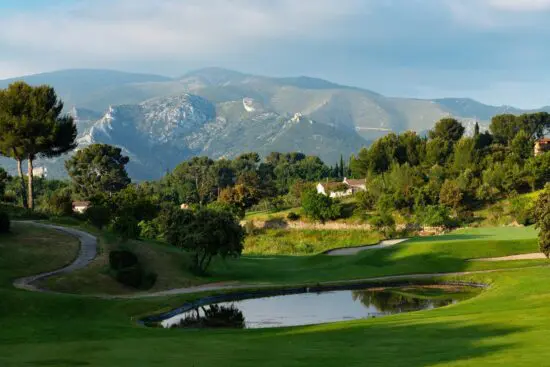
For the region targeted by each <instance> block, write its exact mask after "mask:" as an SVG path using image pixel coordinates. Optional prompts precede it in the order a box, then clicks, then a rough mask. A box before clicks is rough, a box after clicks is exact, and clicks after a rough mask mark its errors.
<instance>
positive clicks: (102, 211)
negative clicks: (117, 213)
mask: <svg viewBox="0 0 550 367" xmlns="http://www.w3.org/2000/svg"><path fill="white" fill-rule="evenodd" d="M84 218H85V219H86V221H87V222H88V223H90V224H91V225H93V226H95V227H97V228H99V229H102V228H103V227H106V226H107V225H108V224H109V223H110V222H111V210H110V209H109V208H107V207H105V206H102V205H92V206H91V207H89V208H88V209H87V210H86V212H85V213H84Z"/></svg>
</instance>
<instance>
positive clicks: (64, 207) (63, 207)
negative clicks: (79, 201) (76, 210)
mask: <svg viewBox="0 0 550 367" xmlns="http://www.w3.org/2000/svg"><path fill="white" fill-rule="evenodd" d="M47 205H48V210H49V211H50V212H51V214H53V215H57V216H64V215H66V216H69V215H71V214H73V200H72V197H71V193H70V192H69V191H68V190H66V189H62V190H57V191H55V192H54V193H53V194H52V195H51V196H50V197H49V198H48V202H47Z"/></svg>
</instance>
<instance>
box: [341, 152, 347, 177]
mask: <svg viewBox="0 0 550 367" xmlns="http://www.w3.org/2000/svg"><path fill="white" fill-rule="evenodd" d="M345 176H346V173H345V164H344V157H343V156H342V155H341V154H340V177H341V178H344V177H345Z"/></svg>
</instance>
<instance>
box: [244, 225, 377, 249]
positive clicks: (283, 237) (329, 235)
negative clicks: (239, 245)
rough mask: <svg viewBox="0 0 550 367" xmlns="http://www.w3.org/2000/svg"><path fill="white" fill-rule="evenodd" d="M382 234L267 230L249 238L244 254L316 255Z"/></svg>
mask: <svg viewBox="0 0 550 367" xmlns="http://www.w3.org/2000/svg"><path fill="white" fill-rule="evenodd" d="M381 239H382V238H381V235H380V234H378V233H375V232H372V231H362V230H285V229H268V230H262V231H259V233H258V234H255V235H250V236H248V237H247V238H246V241H245V246H244V253H245V254H249V255H313V254H319V253H322V252H324V251H326V250H330V249H333V248H338V247H353V246H365V245H372V244H375V243H378V242H379V241H380V240H381Z"/></svg>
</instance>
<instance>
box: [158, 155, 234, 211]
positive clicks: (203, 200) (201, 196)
mask: <svg viewBox="0 0 550 367" xmlns="http://www.w3.org/2000/svg"><path fill="white" fill-rule="evenodd" d="M226 168H228V167H226ZM168 181H169V185H171V186H173V187H174V188H175V190H176V191H177V193H178V199H179V204H181V203H197V204H199V205H200V206H203V205H205V204H208V203H209V202H211V201H213V200H214V199H215V197H216V195H217V192H216V189H217V187H221V186H222V185H220V182H221V181H220V171H219V166H218V167H217V166H216V164H215V162H214V161H213V160H212V159H210V158H208V157H193V158H192V159H191V160H188V161H186V162H183V163H180V164H179V165H178V166H177V167H176V168H175V169H174V171H173V172H172V173H171V174H170V175H169V178H168Z"/></svg>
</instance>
